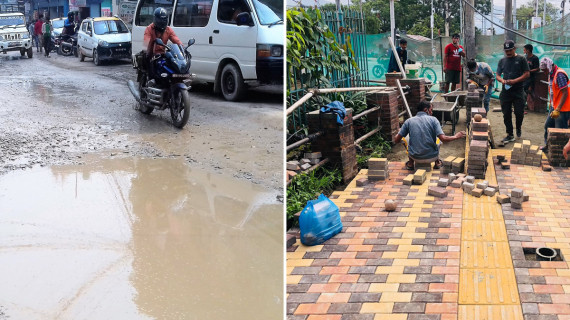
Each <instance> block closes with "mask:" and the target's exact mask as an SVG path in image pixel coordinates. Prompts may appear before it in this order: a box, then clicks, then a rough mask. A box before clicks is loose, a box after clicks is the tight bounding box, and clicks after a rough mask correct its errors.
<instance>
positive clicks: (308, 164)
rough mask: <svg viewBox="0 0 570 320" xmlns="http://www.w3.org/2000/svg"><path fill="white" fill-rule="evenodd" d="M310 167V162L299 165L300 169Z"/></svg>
mask: <svg viewBox="0 0 570 320" xmlns="http://www.w3.org/2000/svg"><path fill="white" fill-rule="evenodd" d="M310 167H311V164H310V163H305V164H303V165H301V170H307V169H309V168H310Z"/></svg>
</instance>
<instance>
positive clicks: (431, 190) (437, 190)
mask: <svg viewBox="0 0 570 320" xmlns="http://www.w3.org/2000/svg"><path fill="white" fill-rule="evenodd" d="M428 195H430V196H434V197H439V198H444V197H447V190H445V189H444V188H441V187H428Z"/></svg>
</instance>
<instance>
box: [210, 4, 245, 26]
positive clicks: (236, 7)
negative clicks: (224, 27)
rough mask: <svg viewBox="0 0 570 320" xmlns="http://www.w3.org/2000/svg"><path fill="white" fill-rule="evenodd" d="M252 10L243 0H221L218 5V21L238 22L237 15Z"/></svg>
mask: <svg viewBox="0 0 570 320" xmlns="http://www.w3.org/2000/svg"><path fill="white" fill-rule="evenodd" d="M242 12H249V13H250V14H251V10H250V9H249V6H248V5H247V3H245V1H243V0H220V4H219V5H218V21H220V22H223V23H232V24H236V18H237V15H238V14H240V13H242Z"/></svg>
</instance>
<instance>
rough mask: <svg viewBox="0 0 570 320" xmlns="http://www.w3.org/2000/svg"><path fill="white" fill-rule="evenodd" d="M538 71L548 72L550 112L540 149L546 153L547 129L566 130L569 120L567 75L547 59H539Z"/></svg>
mask: <svg viewBox="0 0 570 320" xmlns="http://www.w3.org/2000/svg"><path fill="white" fill-rule="evenodd" d="M540 69H546V70H548V74H549V81H548V83H549V85H548V87H549V89H550V108H549V109H550V110H549V111H550V112H549V113H548V116H547V117H546V122H545V123H544V147H542V148H541V149H542V150H543V151H547V150H548V149H547V148H548V147H547V144H546V139H547V138H548V128H561V129H568V120H570V99H569V98H568V74H567V73H566V71H564V70H562V68H560V67H559V66H557V65H556V64H554V62H553V61H552V59H550V58H547V57H544V58H542V59H540Z"/></svg>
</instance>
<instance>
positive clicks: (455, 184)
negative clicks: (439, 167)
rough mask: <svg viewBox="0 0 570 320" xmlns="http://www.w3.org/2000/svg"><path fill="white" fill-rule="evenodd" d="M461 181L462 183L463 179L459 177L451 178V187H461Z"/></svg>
mask: <svg viewBox="0 0 570 320" xmlns="http://www.w3.org/2000/svg"><path fill="white" fill-rule="evenodd" d="M462 183H463V181H462V180H460V179H457V180H453V181H452V182H451V187H453V188H461V184H462Z"/></svg>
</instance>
